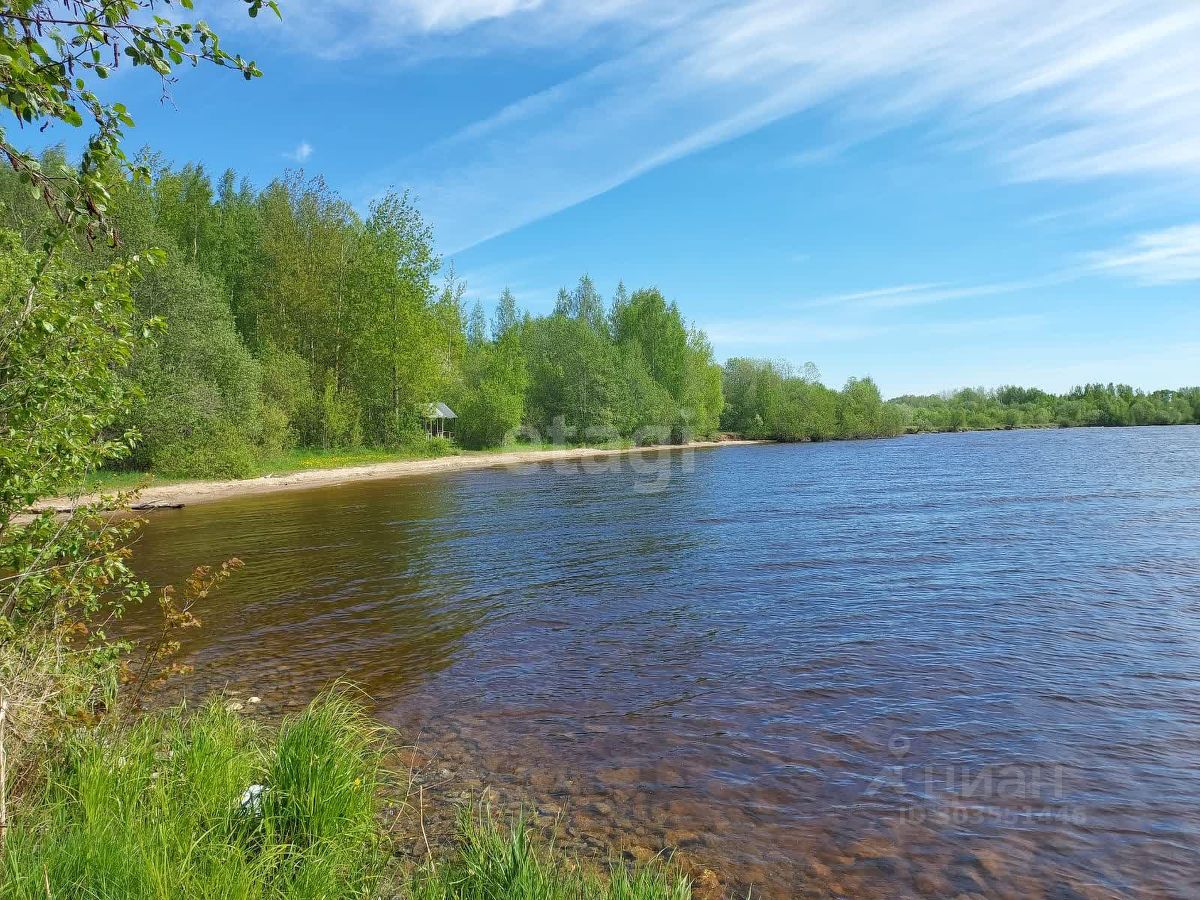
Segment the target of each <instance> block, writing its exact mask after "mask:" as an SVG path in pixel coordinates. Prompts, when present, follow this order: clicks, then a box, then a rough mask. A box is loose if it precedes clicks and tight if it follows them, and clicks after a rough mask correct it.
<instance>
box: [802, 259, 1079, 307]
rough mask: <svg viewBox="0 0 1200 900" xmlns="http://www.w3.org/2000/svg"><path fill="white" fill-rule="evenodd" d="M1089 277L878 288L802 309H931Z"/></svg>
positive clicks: (1067, 272)
mask: <svg viewBox="0 0 1200 900" xmlns="http://www.w3.org/2000/svg"><path fill="white" fill-rule="evenodd" d="M1085 274H1087V270H1086V269H1063V270H1062V271H1059V272H1053V273H1051V274H1049V275H1044V276H1041V277H1038V278H1027V279H1023V280H1020V281H998V282H994V283H991V284H974V285H953V284H944V283H937V282H933V283H926V284H901V285H896V286H895V287H884V288H875V289H873V290H869V291H856V292H854V293H849V294H832V295H830V296H827V297H819V298H817V299H816V300H809V301H806V302H804V303H802V304H800V305H802V306H805V307H809V308H816V307H822V306H835V307H845V308H852V309H896V308H900V307H907V306H930V305H932V304H935V303H944V302H946V301H948V300H968V299H971V298H974V297H996V296H1000V295H1004V294H1016V293H1020V292H1021V291H1029V290H1035V289H1037V288H1046V287H1054V286H1055V285H1059V284H1066V283H1068V282H1071V281H1076V280H1078V279H1079V278H1081V277H1082V276H1083V275H1085Z"/></svg>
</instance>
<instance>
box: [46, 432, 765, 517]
mask: <svg viewBox="0 0 1200 900" xmlns="http://www.w3.org/2000/svg"><path fill="white" fill-rule="evenodd" d="M770 443H774V442H773V441H750V440H733V441H692V442H690V443H687V444H668V445H658V446H652V447H620V448H616V449H600V448H593V447H568V448H562V449H555V450H512V451H504V450H499V451H485V452H480V453H473V454H470V455H458V456H439V457H433V458H431V459H402V460H396V461H394V462H380V463H370V464H367V465H357V466H342V467H339V468H332V469H307V470H302V471H299V472H289V473H286V474H281V475H260V476H258V477H255V478H245V479H229V480H220V481H205V480H196V481H180V482H175V483H171V484H160V485H155V484H150V485H148V486H146V487H144V488H141V489H135V490H134V491H132V493H133V494H134V496H135V497H136V499H135V501H134V503H135V506H134V508H135V509H137V510H139V511H153V510H156V509H179V508H180V507H186V506H193V505H196V504H200V503H213V502H216V501H219V500H229V499H233V498H236V497H253V496H258V495H260V494H273V493H276V492H279V491H296V490H305V489H308V488H318V487H329V486H331V485H337V484H350V483H354V482H359V481H373V480H376V479H378V480H384V479H388V478H402V477H405V476H409V475H431V474H435V473H438V472H460V471H469V470H474V469H491V468H502V467H503V468H508V467H513V466H524V465H533V464H537V463H543V462H554V461H556V460H573V459H593V458H596V457H605V456H627V455H632V454H634V453H668V452H672V451H678V450H705V449H712V448H716V447H745V446H752V445H756V444H770ZM115 493H119V492H117V491H113V492H109V493H88V494H81V495H79V496H76V497H50V498H46V499H44V500H39V501H38V502H37V503H35V504H34V505H33V506H31V507H30V509H29V511H30V513H41V512H47V511H54V512H58V513H63V514H68V513H71V512H73V511H74V510H76V509H77V508H79V507H81V506H86V505H88V504H90V503H95V502H97V501H99V500H100V499H101V498H102V497H104V496H112V495H113V494H115Z"/></svg>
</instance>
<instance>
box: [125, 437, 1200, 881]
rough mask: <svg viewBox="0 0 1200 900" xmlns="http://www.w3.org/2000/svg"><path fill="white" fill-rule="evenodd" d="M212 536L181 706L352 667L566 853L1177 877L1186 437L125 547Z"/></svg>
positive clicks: (1186, 656)
mask: <svg viewBox="0 0 1200 900" xmlns="http://www.w3.org/2000/svg"><path fill="white" fill-rule="evenodd" d="M229 556H238V557H240V558H241V559H242V560H243V561H244V562H245V563H246V567H245V569H244V570H242V571H241V572H239V573H238V574H237V575H236V576H235V578H234V580H233V581H232V582H231V583H230V584H229V585H228V586H227V587H226V588H225V589H223V590H222V591H221V592H220V593H219V594H217V595H216V596H214V597H213V598H212V599H211V600H209V601H206V603H205V605H204V607H203V609H202V611H201V617H202V618H203V619H204V623H205V624H204V627H203V628H202V629H200V630H199V631H196V632H194V633H191V634H190V635H189V637H188V640H187V641H186V642H185V647H184V651H185V657H186V659H187V661H188V662H190V663H192V664H193V665H194V666H195V667H196V673H195V675H194V676H192V677H191V678H190V679H189V680H188V682H187V688H186V690H187V691H189V692H192V693H196V694H199V693H202V692H204V691H206V690H210V689H212V688H215V687H224V688H226V689H227V690H228V691H229V692H230V693H232V694H233V695H235V696H238V697H246V696H247V695H249V694H257V695H261V696H262V697H263V699H264V701H266V704H267V705H271V704H274V705H275V706H277V707H279V708H287V707H289V706H290V705H293V704H295V703H299V702H303V701H304V700H305V699H307V698H308V697H310V696H311V695H312V694H313V693H315V692H316V691H318V690H319V689H320V688H321V687H322V686H323V685H325V684H327V683H328V682H329V681H330V680H331V679H334V678H338V677H341V676H345V677H348V678H350V679H353V680H354V681H355V682H357V683H358V684H359V685H361V686H362V687H363V688H364V690H365V691H366V692H367V693H368V694H369V696H370V697H371V698H372V705H373V709H374V712H375V713H376V714H377V715H378V716H379V717H380V718H381V719H382V720H384V721H385V722H387V723H389V724H392V725H395V726H397V727H399V728H400V729H402V734H404V735H405V736H406V737H407V739H409V740H412V741H416V742H417V743H418V744H419V747H420V748H421V751H422V757H421V758H422V759H423V760H426V761H429V764H430V765H432V766H433V768H434V771H435V773H436V772H440V773H441V774H442V775H444V776H446V777H444V778H442V779H440V782H441V783H440V784H438V785H437V787H438V788H439V789H440V790H442V791H449V792H451V795H453V796H458V795H459V794H466V795H468V796H475V795H477V793H478V791H479V790H481V789H482V788H483V787H484V786H488V785H490V786H491V787H492V788H493V791H494V792H495V796H497V797H498V798H499V799H498V800H497V803H498V805H499V808H501V809H504V808H506V807H505V804H506V803H507V804H514V803H518V802H524V803H525V804H527V808H528V809H529V810H530V814H531V815H534V816H535V817H537V818H536V821H540V822H541V823H543V824H547V823H554V827H556V828H557V829H559V831H560V832H561V834H562V842H563V843H566V844H567V845H568V846H578V847H582V848H588V847H594V848H601V847H607V846H612V847H615V848H618V849H625V850H627V851H628V852H630V853H631V854H633V855H635V856H640V855H647V854H648V853H649V852H658V851H659V850H662V849H663V848H665V847H677V848H680V850H681V851H682V853H683V857H682V858H683V859H684V860H685V861H687V862H689V864H693V863H694V864H695V865H697V866H699V865H702V866H707V867H711V868H712V869H713V870H715V872H717V873H718V874H719V876H720V877H721V879H722V882H723V886H724V888H723V889H724V890H726V891H728V892H729V893H730V894H739V892H740V896H745V891H746V889H747V887H749V886H753V887H754V896H755V897H765V898H776V897H779V898H783V897H834V896H856V897H949V896H955V895H958V894H968V895H981V896H985V897H1043V896H1044V897H1055V898H1072V897H1089V898H1090V897H1189V896H1197V895H1200V428H1197V427H1187V426H1184V427H1174V428H1139V429H1086V430H1070V431H1014V432H994V433H977V434H959V435H954V434H948V435H925V436H913V437H906V438H899V439H895V440H881V441H854V442H841V443H826V444H805V445H768V446H741V447H729V448H720V449H714V450H698V451H685V452H675V453H668V454H661V455H657V456H654V457H641V456H637V457H632V458H628V457H614V458H610V459H607V460H604V461H600V460H596V461H593V462H592V463H590V464H586V463H585V464H580V463H579V462H575V463H572V464H544V465H538V466H527V467H523V468H520V469H511V470H486V471H464V472H457V473H452V474H443V475H433V476H422V477H412V478H401V479H393V480H387V481H370V482H361V483H356V484H347V485H343V486H339V487H325V488H319V489H311V490H305V491H297V492H283V493H277V494H270V495H265V496H259V497H254V498H249V499H245V500H227V501H222V502H217V503H212V504H207V505H201V506H196V507H193V508H188V509H183V510H179V511H168V512H160V513H155V514H154V515H153V516H152V519H151V521H150V524H149V525H148V527H147V529H146V531H145V533H144V535H143V537H142V539H141V541H140V543H139V545H138V547H137V553H136V559H137V564H138V566H139V567H140V569H141V570H142V571H143V572H144V573H145V574H146V576H147V577H148V578H149V579H150V580H152V581H153V582H154V583H156V584H161V583H165V582H167V581H173V580H177V579H178V578H179V577H181V576H182V575H183V574H184V573H185V572H186V571H188V570H189V569H190V568H191V567H192V566H193V565H195V564H198V563H205V562H209V563H211V562H219V561H220V560H222V559H224V558H226V557H229ZM146 615H147V611H142V612H140V613H138V614H136V615H134V616H133V618H132V622H133V625H134V627H135V628H136V627H137V626H138V625H139V624H140V623H144V621H145V619H146ZM430 785H431V791H432V790H433V787H434V784H433V782H432V781H431V782H430Z"/></svg>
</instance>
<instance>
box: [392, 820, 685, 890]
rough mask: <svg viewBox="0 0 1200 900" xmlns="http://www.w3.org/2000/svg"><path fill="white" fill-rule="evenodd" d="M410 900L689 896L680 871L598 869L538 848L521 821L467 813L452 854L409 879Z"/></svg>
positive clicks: (427, 866)
mask: <svg viewBox="0 0 1200 900" xmlns="http://www.w3.org/2000/svg"><path fill="white" fill-rule="evenodd" d="M404 896H405V897H406V898H407V900H690V898H691V896H692V892H691V887H690V885H689V882H688V880H687V878H685V877H684V876H682V875H671V874H669V873H668V872H666V871H665V870H664V869H663V868H662V867H655V866H641V867H638V868H637V869H634V870H632V871H631V870H629V869H628V868H626V867H625V866H623V865H620V864H619V863H614V864H613V865H612V866H611V867H610V868H609V870H608V871H607V872H595V871H592V870H590V869H588V868H585V867H580V866H578V865H575V864H573V863H571V862H568V861H565V860H564V859H562V858H561V857H559V856H557V855H556V854H555V853H554V852H553V850H552V849H546V850H539V849H538V848H536V847H535V846H534V844H533V843H532V841H531V839H530V834H529V831H528V829H527V828H526V827H525V825H524V823H523V822H521V821H517V822H515V823H514V824H513V825H512V826H511V827H510V828H508V829H504V828H501V827H499V826H497V825H496V823H495V822H494V821H493V820H492V818H491V816H490V815H488V814H487V813H486V812H477V813H476V814H475V815H474V816H472V815H465V816H464V817H463V819H462V821H461V824H460V840H459V844H458V846H457V847H456V848H455V849H454V851H453V852H452V854H451V855H450V856H448V857H445V858H439V859H433V860H430V861H429V862H428V863H427V864H425V865H424V866H422V867H421V868H419V869H417V870H416V871H415V872H414V873H413V874H412V875H411V876H410V878H409V881H408V884H407V886H406V892H405V894H404Z"/></svg>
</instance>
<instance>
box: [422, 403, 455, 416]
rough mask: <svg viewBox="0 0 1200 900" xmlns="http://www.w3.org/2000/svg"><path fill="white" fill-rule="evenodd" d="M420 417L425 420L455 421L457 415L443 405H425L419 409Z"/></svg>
mask: <svg viewBox="0 0 1200 900" xmlns="http://www.w3.org/2000/svg"><path fill="white" fill-rule="evenodd" d="M421 415H422V416H424V417H425V418H426V419H457V418H458V415H457V414H456V413H455V412H454V410H452V409H451V408H450V407H448V406H447V405H446V404H445V403H426V404H425V405H424V406H422V407H421Z"/></svg>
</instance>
